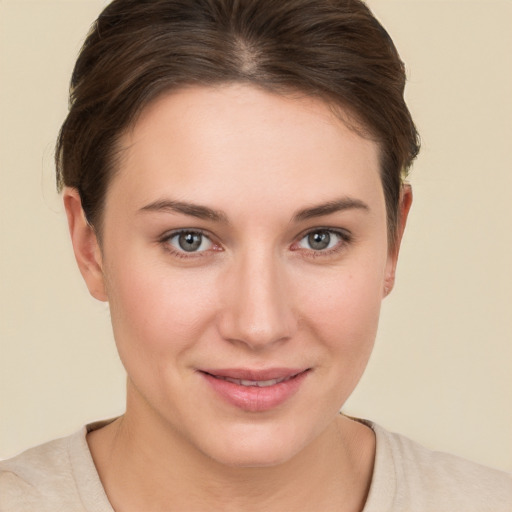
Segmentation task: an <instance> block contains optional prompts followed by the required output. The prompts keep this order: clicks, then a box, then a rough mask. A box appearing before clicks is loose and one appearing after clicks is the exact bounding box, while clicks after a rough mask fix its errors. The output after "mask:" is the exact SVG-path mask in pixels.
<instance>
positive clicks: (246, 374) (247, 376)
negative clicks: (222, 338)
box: [199, 368, 309, 381]
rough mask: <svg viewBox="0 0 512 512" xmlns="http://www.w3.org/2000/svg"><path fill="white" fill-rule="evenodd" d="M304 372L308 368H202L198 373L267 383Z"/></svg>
mask: <svg viewBox="0 0 512 512" xmlns="http://www.w3.org/2000/svg"><path fill="white" fill-rule="evenodd" d="M306 370H309V368H264V369H258V370H256V369H249V368H219V369H210V368H204V369H200V370H199V371H201V372H203V373H208V374H210V375H213V376H214V377H224V378H229V379H238V380H252V381H267V380H273V379H286V378H288V377H294V376H295V375H298V374H299V373H302V372H305V371H306Z"/></svg>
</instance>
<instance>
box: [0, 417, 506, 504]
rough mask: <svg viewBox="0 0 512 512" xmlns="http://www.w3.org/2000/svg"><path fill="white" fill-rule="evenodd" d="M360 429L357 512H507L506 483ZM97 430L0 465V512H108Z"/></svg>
mask: <svg viewBox="0 0 512 512" xmlns="http://www.w3.org/2000/svg"><path fill="white" fill-rule="evenodd" d="M364 423H365V424H367V425H368V426H370V427H371V428H372V429H373V430H374V432H375V435H376V455H375V466H374V470H373V476H372V482H371V487H370V493H369V495H368V499H367V502H366V505H365V507H364V510H363V512H399V511H400V512H512V475H510V474H508V473H503V472H501V471H496V470H493V469H489V468H486V467H483V466H480V465H478V464H475V463H473V462H469V461H466V460H464V459H461V458H458V457H455V456H453V455H448V454H445V453H440V452H433V451H430V450H427V449H425V448H423V447H422V446H420V445H418V444H417V443H415V442H413V441H411V440H410V439H407V438H406V437H403V436H401V435H398V434H393V433H391V432H388V431H386V430H384V429H383V428H382V427H379V426H378V425H375V424H374V423H371V422H367V421H365V422H364ZM104 424H105V422H98V423H93V424H90V425H87V426H86V427H84V428H82V429H81V430H80V431H79V432H77V433H76V434H73V435H71V436H69V437H64V438H62V439H57V440H55V441H51V442H49V443H46V444H43V445H41V446H37V447H35V448H31V449H30V450H27V451H26V452H23V453H22V454H20V455H18V456H17V457H14V458H13V459H10V460H7V461H4V462H0V512H113V509H112V506H111V505H110V503H109V501H108V498H107V496H106V494H105V491H104V489H103V487H102V485H101V481H100V479H99V476H98V473H97V471H96V468H95V466H94V462H93V460H92V457H91V453H90V451H89V448H88V445H87V441H86V439H85V437H86V434H87V432H88V431H91V430H94V429H96V428H100V427H101V426H102V425H104Z"/></svg>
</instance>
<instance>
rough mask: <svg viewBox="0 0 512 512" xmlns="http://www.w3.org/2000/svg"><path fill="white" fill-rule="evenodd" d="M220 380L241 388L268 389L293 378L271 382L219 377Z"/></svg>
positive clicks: (272, 380)
mask: <svg viewBox="0 0 512 512" xmlns="http://www.w3.org/2000/svg"><path fill="white" fill-rule="evenodd" d="M217 378H218V379H222V380H226V381H228V382H232V383H233V384H238V385H239V386H253V387H258V388H266V387H268V386H275V385H276V384H279V383H280V382H285V381H287V380H290V379H291V378H292V377H283V378H282V379H270V380H245V379H232V378H230V377H217Z"/></svg>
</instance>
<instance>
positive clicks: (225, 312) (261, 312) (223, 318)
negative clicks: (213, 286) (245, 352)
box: [218, 252, 297, 350]
mask: <svg viewBox="0 0 512 512" xmlns="http://www.w3.org/2000/svg"><path fill="white" fill-rule="evenodd" d="M227 273H228V275H227V276H224V278H223V283H222V286H221V287H220V290H221V297H222V299H221V302H222V308H221V311H220V316H219V319H218V328H219V332H220V334H221V336H222V337H223V338H224V339H226V340H229V341H230V342H232V343H239V344H243V345H245V346H247V347H249V348H250V349H252V350H262V349H265V348H268V347H270V346H273V345H275V344H276V343H279V342H284V341H285V340H287V339H289V338H290V337H292V336H293V334H294V332H295V330H296V328H297V319H296V315H295V312H294V308H293V305H292V299H293V294H291V293H290V292H291V290H290V289H289V287H288V286H287V283H286V275H285V272H284V269H283V268H282V264H281V262H280V261H279V258H277V257H273V256H272V255H271V254H261V252H260V253H259V254H257V253H253V254H250V255H246V256H245V257H241V258H240V259H239V260H238V261H236V262H234V264H233V265H232V266H231V267H230V268H229V270H228V271H227Z"/></svg>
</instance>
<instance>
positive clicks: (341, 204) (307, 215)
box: [293, 197, 370, 222]
mask: <svg viewBox="0 0 512 512" xmlns="http://www.w3.org/2000/svg"><path fill="white" fill-rule="evenodd" d="M353 209H357V210H365V211H370V207H369V206H368V205H367V204H366V203H364V202H363V201H361V200H360V199H354V198H352V197H342V198H340V199H335V200H334V201H328V202H327V203H323V204H319V205H317V206H312V207H310V208H304V209H303V210H299V211H298V212H297V213H296V214H295V215H294V216H293V220H294V222H300V221H304V220H307V219H313V218H315V217H322V216H323V215H330V214H331V213H336V212H340V211H344V210H353Z"/></svg>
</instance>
